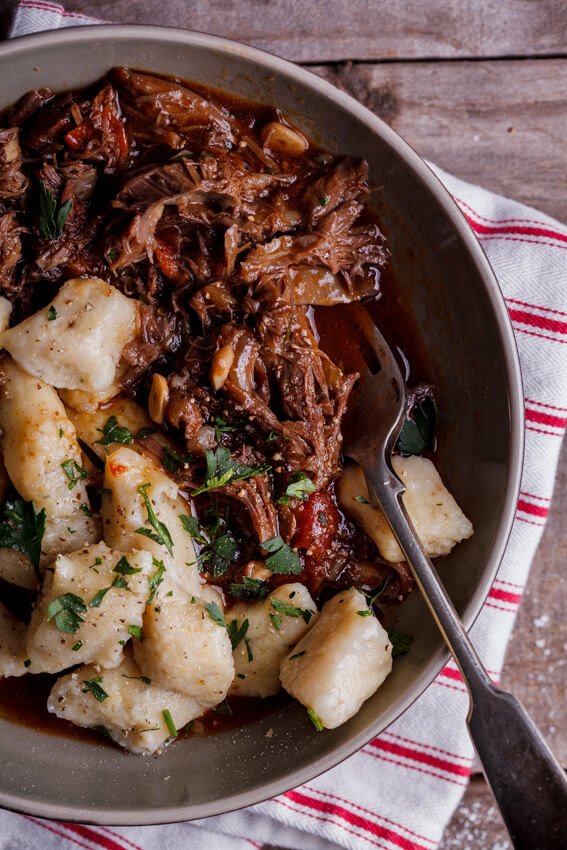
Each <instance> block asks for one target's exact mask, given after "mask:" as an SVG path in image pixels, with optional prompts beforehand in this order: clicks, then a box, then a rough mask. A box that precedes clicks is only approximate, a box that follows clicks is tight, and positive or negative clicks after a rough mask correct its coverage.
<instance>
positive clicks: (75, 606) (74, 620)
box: [47, 593, 87, 635]
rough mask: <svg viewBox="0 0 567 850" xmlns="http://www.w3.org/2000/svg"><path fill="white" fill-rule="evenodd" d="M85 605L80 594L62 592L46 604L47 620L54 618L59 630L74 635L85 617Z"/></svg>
mask: <svg viewBox="0 0 567 850" xmlns="http://www.w3.org/2000/svg"><path fill="white" fill-rule="evenodd" d="M86 610H87V606H86V605H85V603H84V601H83V600H82V599H81V597H80V596H77V595H76V594H75V593H64V594H63V595H62V596H58V597H57V599H54V600H53V602H50V603H49V605H48V606H47V621H48V622H49V620H52V619H53V618H55V625H56V626H57V628H58V629H59V631H60V632H68V633H69V634H72V635H74V634H75V632H76V631H77V630H78V629H79V628H80V625H81V623H84V622H85V618H84V617H82V616H81V614H85V613H86Z"/></svg>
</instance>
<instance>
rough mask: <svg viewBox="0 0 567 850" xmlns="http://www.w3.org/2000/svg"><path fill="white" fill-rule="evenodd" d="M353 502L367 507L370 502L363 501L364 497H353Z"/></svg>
mask: <svg viewBox="0 0 567 850" xmlns="http://www.w3.org/2000/svg"><path fill="white" fill-rule="evenodd" d="M353 499H354V501H355V502H360V504H361V505H369V504H370V502H369V501H368V499H365V498H364V496H353Z"/></svg>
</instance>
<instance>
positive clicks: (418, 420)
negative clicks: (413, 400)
mask: <svg viewBox="0 0 567 850" xmlns="http://www.w3.org/2000/svg"><path fill="white" fill-rule="evenodd" d="M413 417H414V418H413V419H406V421H405V422H404V424H403V426H402V430H401V431H400V436H399V437H398V442H397V443H396V449H397V450H398V451H399V453H400V454H401V455H422V454H423V453H424V452H426V451H431V450H432V449H433V447H434V444H435V429H436V428H437V405H436V404H435V401H434V400H433V397H432V396H430V395H428V396H427V397H426V398H424V399H423V401H422V402H421V404H418V405H417V407H416V408H415V410H414V413H413Z"/></svg>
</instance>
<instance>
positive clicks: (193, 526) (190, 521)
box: [179, 514, 208, 543]
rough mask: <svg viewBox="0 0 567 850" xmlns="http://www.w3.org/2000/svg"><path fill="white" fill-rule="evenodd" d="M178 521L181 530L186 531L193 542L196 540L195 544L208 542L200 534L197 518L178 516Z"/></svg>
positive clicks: (184, 515)
mask: <svg viewBox="0 0 567 850" xmlns="http://www.w3.org/2000/svg"><path fill="white" fill-rule="evenodd" d="M179 520H180V522H181V525H182V526H183V530H184V531H186V532H187V534H189V535H190V536H191V538H192V539H193V540H196V541H197V543H207V542H208V541H207V540H206V539H205V538H204V537H203V535H202V534H201V529H200V528H199V523H198V521H197V517H194V516H187V515H186V514H179Z"/></svg>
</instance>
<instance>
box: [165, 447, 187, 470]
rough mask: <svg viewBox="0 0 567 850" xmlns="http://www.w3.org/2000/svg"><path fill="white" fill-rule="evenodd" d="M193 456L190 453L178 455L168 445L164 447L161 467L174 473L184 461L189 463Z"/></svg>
mask: <svg viewBox="0 0 567 850" xmlns="http://www.w3.org/2000/svg"><path fill="white" fill-rule="evenodd" d="M192 460H193V458H192V457H191V455H190V454H186V455H179V454H177V452H174V451H173V449H170V448H169V446H166V447H165V454H164V457H163V461H162V463H163V467H164V469H167V471H168V472H171V473H172V475H175V474H176V473H177V472H179V468H180V467H181V466H183V465H184V464H186V463H191V461H192Z"/></svg>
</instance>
